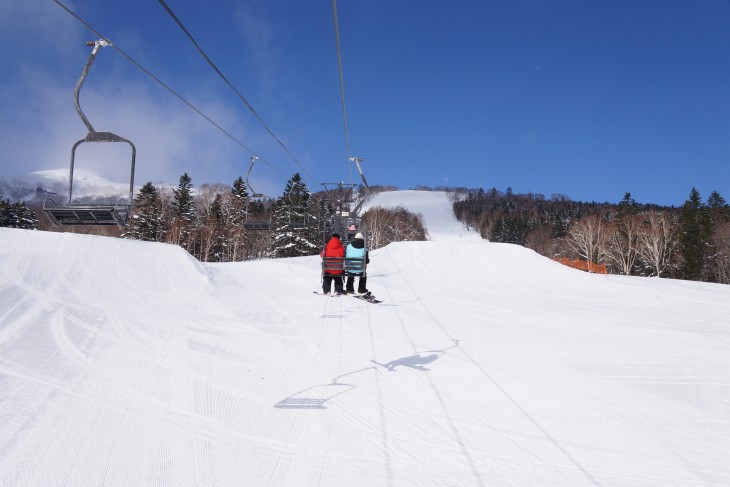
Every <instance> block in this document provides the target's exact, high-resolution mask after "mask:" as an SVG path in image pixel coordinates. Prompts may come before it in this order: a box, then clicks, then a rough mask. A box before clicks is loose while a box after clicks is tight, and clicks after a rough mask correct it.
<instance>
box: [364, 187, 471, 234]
mask: <svg viewBox="0 0 730 487" xmlns="http://www.w3.org/2000/svg"><path fill="white" fill-rule="evenodd" d="M377 206H381V207H383V208H393V207H397V206H400V207H403V208H405V209H406V210H408V211H410V212H412V213H415V214H418V215H421V216H422V217H423V220H424V222H423V224H424V226H425V227H426V228H427V229H428V234H429V238H430V239H431V240H440V239H449V238H469V239H474V238H477V239H478V238H479V233H478V232H476V231H474V229H471V230H470V229H468V228H466V226H465V225H464V224H463V223H461V222H460V221H458V220H457V219H456V217H454V211H453V210H452V205H451V202H450V201H449V195H448V194H447V193H446V192H444V191H384V192H382V193H378V194H376V195H375V196H373V198H372V199H371V200H369V201H368V202H366V203H365V204H364V205H363V212H365V211H367V210H368V209H370V208H375V207H377Z"/></svg>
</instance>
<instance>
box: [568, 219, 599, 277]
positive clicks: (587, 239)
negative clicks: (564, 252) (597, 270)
mask: <svg viewBox="0 0 730 487" xmlns="http://www.w3.org/2000/svg"><path fill="white" fill-rule="evenodd" d="M603 238H604V235H603V221H602V219H601V217H600V216H599V215H589V216H587V217H585V218H583V219H581V220H579V221H577V222H575V223H574V224H573V225H571V226H570V228H569V229H568V244H569V245H570V248H571V249H572V250H573V251H574V252H575V253H576V254H578V256H579V257H581V258H583V259H585V260H586V261H588V272H593V270H592V269H591V266H592V264H593V263H594V262H595V263H597V262H599V260H600V259H601V254H600V249H601V245H602V240H603Z"/></svg>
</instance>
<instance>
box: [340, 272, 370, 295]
mask: <svg viewBox="0 0 730 487" xmlns="http://www.w3.org/2000/svg"><path fill="white" fill-rule="evenodd" d="M367 280H368V278H367V277H365V276H360V280H359V281H358V282H357V292H358V293H360V294H365V293H366V292H368V288H367V287H366V283H367ZM345 291H347V292H348V293H354V292H355V276H347V286H346V287H345Z"/></svg>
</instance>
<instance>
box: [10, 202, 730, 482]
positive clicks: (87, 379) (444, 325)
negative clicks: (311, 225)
mask: <svg viewBox="0 0 730 487" xmlns="http://www.w3.org/2000/svg"><path fill="white" fill-rule="evenodd" d="M376 203H377V205H379V206H383V205H395V204H398V205H401V206H405V207H407V208H410V209H412V210H413V211H418V212H420V213H422V214H423V217H424V221H425V222H426V226H427V227H428V231H429V233H430V235H431V236H432V240H431V241H428V242H404V243H397V244H391V245H389V246H387V247H385V248H382V249H379V250H377V251H374V252H372V255H371V265H370V267H369V280H368V287H369V288H370V289H371V290H372V291H373V292H374V294H375V295H376V296H377V297H379V298H381V299H383V300H384V303H382V304H379V305H372V304H368V303H365V302H362V301H359V300H356V299H353V298H351V297H324V296H319V295H315V294H313V293H312V291H313V290H316V289H318V288H319V261H318V258H317V257H302V258H293V259H281V260H264V261H253V262H244V263H235V264H214V265H204V264H201V263H199V262H197V261H196V260H195V259H193V258H191V257H190V256H189V255H188V254H187V253H186V252H184V251H183V250H181V249H180V248H178V247H174V246H170V245H164V244H155V243H145V242H137V241H127V240H120V239H113V238H106V237H94V236H83V235H74V234H58V233H44V232H33V231H23V230H15V229H0V485H2V486H60V485H70V486H130V485H135V486H136V485H155V486H176V487H177V486H198V485H205V486H207V485H215V486H322V487H324V486H331V487H335V486H337V487H341V486H362V487H366V486H367V487H370V486H404V487H405V486H408V487H416V486H418V487H423V486H439V487H441V486H617V487H618V486H620V487H625V486H662V487H667V486H670V487H671V486H688V487H689V486H693V487H694V486H727V485H730V286H721V285H711V284H704V283H695V282H685V281H674V280H664V279H649V278H635V277H620V276H599V275H589V274H585V273H583V272H580V271H576V270H572V269H569V268H567V267H563V266H561V265H559V264H556V263H554V262H552V261H550V260H548V259H545V258H543V257H541V256H539V255H537V254H535V253H533V252H532V251H530V250H527V249H525V248H521V247H518V246H513V245H507V244H495V243H489V242H486V241H483V240H480V239H479V238H476V237H475V235H474V233H473V232H468V231H467V230H466V229H464V228H462V227H461V225H460V224H459V223H458V222H456V221H455V220H454V218H453V216H452V214H451V212H450V207H449V203H448V198H447V196H446V195H445V194H444V193H424V192H397V193H392V194H381V195H379V196H378V197H377V198H376V199H375V200H373V201H372V202H371V203H370V204H371V205H374V206H375V204H376Z"/></svg>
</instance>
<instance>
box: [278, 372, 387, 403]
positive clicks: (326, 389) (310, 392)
mask: <svg viewBox="0 0 730 487" xmlns="http://www.w3.org/2000/svg"><path fill="white" fill-rule="evenodd" d="M373 368H374V367H364V368H362V369H359V370H354V371H352V372H348V373H346V374H342V375H338V376H337V377H335V378H334V379H332V382H330V383H329V384H319V385H315V386H312V387H307V388H306V389H302V390H301V391H299V392H296V393H294V394H292V395H291V396H288V397H285V398H284V399H282V400H281V401H279V402H277V403H276V404H274V407H275V408H277V409H327V404H328V403H329V402H331V401H332V400H333V399H334V398H336V397H337V396H341V395H342V394H344V393H346V392H349V391H351V390H352V389H354V388H355V387H356V386H355V385H354V384H344V383H340V382H338V380H339V379H341V378H342V377H346V376H348V375H352V374H356V373H358V372H362V371H364V370H369V369H373Z"/></svg>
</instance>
